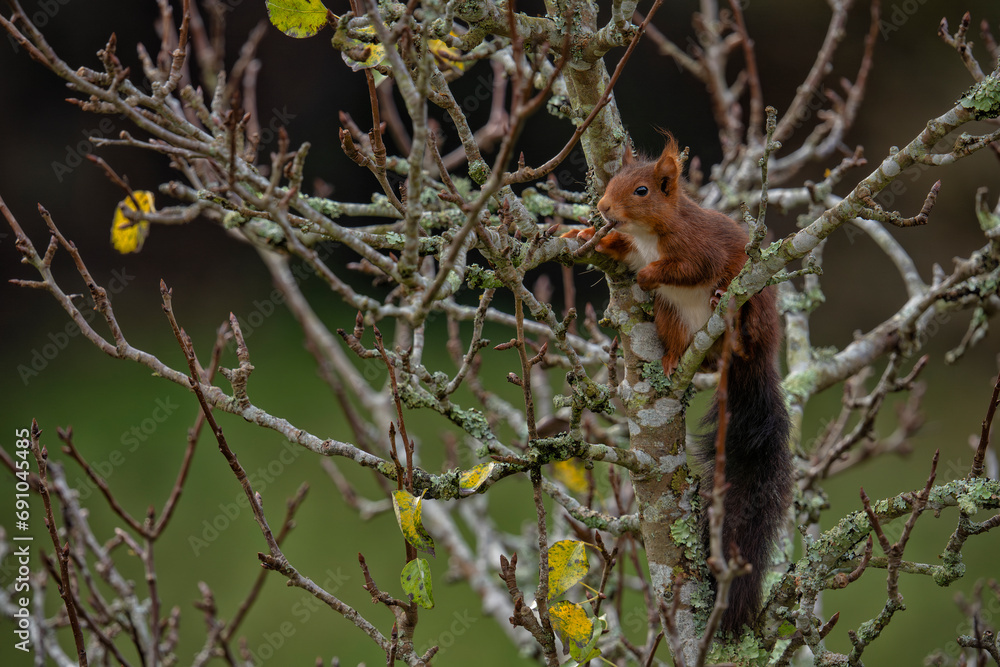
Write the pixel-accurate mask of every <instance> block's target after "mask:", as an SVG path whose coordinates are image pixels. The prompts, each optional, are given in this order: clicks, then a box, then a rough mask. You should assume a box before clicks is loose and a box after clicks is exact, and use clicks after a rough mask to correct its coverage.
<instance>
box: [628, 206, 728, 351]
mask: <svg viewBox="0 0 1000 667" xmlns="http://www.w3.org/2000/svg"><path fill="white" fill-rule="evenodd" d="M636 227H637V226H636V225H629V224H621V225H619V226H618V230H619V231H621V232H624V233H626V234H629V235H630V236H631V237H632V238H633V239H635V242H634V245H633V247H634V248H635V252H633V253H632V255H631V256H630V257H629V258H628V264H629V266H631V267H632V270H633V271H636V272H638V271H640V270H641V269H642V268H643V267H644V266H646V265H648V264H652V263H653V262H655V261H656V260H658V259H659V258H660V256H659V251H658V250H657V241H658V239H657V238H656V237H655V236H653V235H652V234H649V233H646V232H645V231H644V230H642V229H637V228H636ZM713 291H714V290H713V287H712V286H711V285H693V286H690V287H687V286H683V287H682V286H680V285H660V286H659V287H657V288H656V293H657V294H659V295H660V298H663V299H666V300H667V301H668V302H669V303H670V304H671V305H672V306H673V307H674V308H675V309H676V310H677V312H678V314H680V317H681V321H683V322H684V325H685V326H687V328H688V333H691V334H693V333H694V332H695V331H697V330H698V329H700V328H702V327H703V326H704V325H705V322H708V318H709V317H711V316H712V294H713Z"/></svg>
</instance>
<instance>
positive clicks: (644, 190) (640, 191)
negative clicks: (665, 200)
mask: <svg viewBox="0 0 1000 667" xmlns="http://www.w3.org/2000/svg"><path fill="white" fill-rule="evenodd" d="M648 193H649V188H647V187H646V186H645V185H640V186H639V187H637V188H636V189H635V193H634V194H635V195H636V196H638V197H645V196H646V195H647V194H648Z"/></svg>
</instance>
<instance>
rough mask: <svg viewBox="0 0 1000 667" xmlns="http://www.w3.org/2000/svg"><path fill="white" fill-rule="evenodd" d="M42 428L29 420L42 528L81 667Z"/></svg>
mask: <svg viewBox="0 0 1000 667" xmlns="http://www.w3.org/2000/svg"><path fill="white" fill-rule="evenodd" d="M41 436H42V430H41V429H40V428H38V422H37V421H35V420H34V419H32V420H31V453H32V454H34V455H35V461H36V462H37V463H38V479H39V482H40V483H39V485H38V490H39V493H40V494H41V496H42V504H43V505H44V506H45V527H46V528H48V530H49V538H50V539H51V540H52V546H53V547H55V550H56V557H57V558H58V559H59V577H58V578H57V579H56V585H57V586H58V588H59V597H61V598H62V600H63V604H64V605H65V607H66V615H67V617H68V618H69V625H70V627H71V628H72V629H73V641H74V642H75V643H76V657H77V660H79V662H80V667H87V664H88V663H87V647H86V645H85V644H84V641H83V632H82V631H81V630H80V620H79V618H78V616H77V612H76V601H75V600H74V599H73V589H72V580H71V578H70V573H69V542H67V543H66V545H65V546H62V545H61V544H60V542H59V533H58V531H57V529H56V519H55V516H53V514H52V500H51V498H50V497H49V487H48V475H47V470H48V454H47V453H46V452H45V451H44V450H43V449H42V447H41V444H40V438H41Z"/></svg>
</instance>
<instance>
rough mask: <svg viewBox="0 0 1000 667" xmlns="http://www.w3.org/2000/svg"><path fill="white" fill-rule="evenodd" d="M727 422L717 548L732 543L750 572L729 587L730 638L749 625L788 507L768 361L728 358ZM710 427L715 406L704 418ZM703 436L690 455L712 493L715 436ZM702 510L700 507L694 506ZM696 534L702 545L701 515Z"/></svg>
mask: <svg viewBox="0 0 1000 667" xmlns="http://www.w3.org/2000/svg"><path fill="white" fill-rule="evenodd" d="M728 388H729V391H728V398H727V400H728V409H727V412H728V413H729V422H728V427H727V430H726V481H727V482H728V483H729V491H728V493H727V494H726V503H725V506H726V516H725V520H724V522H723V528H722V532H723V548H724V549H725V553H726V556H727V557H729V556H730V555H731V553H730V550H731V545H733V544H735V545H736V547H737V548H739V550H740V554H741V555H742V556H743V558H744V559H746V561H747V562H749V563H750V564H751V565H752V566H753V570H752V571H751V572H750V573H749V574H747V575H744V576H742V577H737V578H736V579H735V580H734V581H733V585H732V588H730V592H729V609H728V610H727V611H726V613H725V615H724V616H723V618H722V626H721V627H722V630H723V631H727V632H735V631H738V630H740V628H741V627H742V626H743V624H745V623H746V624H750V623H752V622H753V620H754V617H755V616H756V615H757V612H758V611H760V606H761V587H762V585H763V581H764V576H765V575H766V574H767V571H768V569H769V567H770V564H771V556H772V553H773V549H774V545H775V542H776V540H777V537H778V534H779V532H780V530H781V526H782V524H783V522H784V520H785V512H786V510H787V509H788V505H789V503H790V502H791V484H792V460H791V456H790V454H789V451H788V412H787V410H786V409H785V402H784V399H783V396H782V392H781V387H780V378H779V375H778V370H777V368H776V366H775V364H774V360H773V358H772V357H771V355H769V354H762V355H754V354H751V355H748V356H746V357H744V356H741V355H739V354H733V355H732V357H731V361H730V367H729V381H728ZM705 423H706V424H707V423H711V424H712V425H713V427H715V425H716V424H717V423H718V403H716V404H715V405H714V406H713V407H712V410H711V412H710V413H709V414H708V415H707V416H706V417H705ZM716 432H717V430H716V428H713V429H712V432H711V433H709V434H707V435H705V436H704V438H703V440H702V442H701V446H700V447H699V452H698V457H699V459H700V460H701V462H702V463H703V464H704V466H703V470H704V472H703V474H702V485H703V487H707V488H708V489H709V490H711V488H712V483H713V472H714V470H715V433H716ZM702 502H703V506H704V507H707V504H708V502H707V501H704V500H703V501H702ZM702 529H703V535H704V538H705V544H706V545H707V544H708V520H707V511H703V512H702Z"/></svg>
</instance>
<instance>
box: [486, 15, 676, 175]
mask: <svg viewBox="0 0 1000 667" xmlns="http://www.w3.org/2000/svg"><path fill="white" fill-rule="evenodd" d="M661 4H663V0H656V1H655V2H654V3H653V6H652V7H650V8H649V13H648V14H646V18H645V20H643V22H642V23H641V24H640V25H639V29H638V30H636V33H635V35H634V36H633V37H632V41H631V42H629V45H628V48H626V49H625V53H624V54H623V55H622V57H621V60H619V61H618V65H616V66H615V71H614V73H613V74H612V75H611V80H610V81H608V86H607V88H605V89H604V94H603V95H601V99H599V100H598V101H597V104H595V105H594V108H593V109H592V110H591V112H590V114H589V115H588V116H587V118H586V119H584V121H583V122H582V123H580V124H579V125H578V126H577V128H576V130H574V132H573V136H572V137H570V139H569V141H568V142H566V145H565V146H563V148H562V150H561V151H559V153H557V154H556V156H555V157H553V158H552V159H551V160H549V161H548V162H546V163H545V164H543V165H542V166H540V167H538V168H531V167H520V168H519V169H518V170H517V171H515V172H513V173H510V174H507V175H506V176H504V180H503V182H504V185H512V184H514V183H525V182H527V181H533V180H537V179H539V178H542V177H544V176H547V175H549V174H550V173H552V171H553V170H554V169H555V168H556V167H558V166H559V165H560V164H562V161H563V160H565V159H566V157H567V156H568V155H569V153H570V151H572V150H573V148H574V147H575V146H576V144H577V142H578V141H580V137H582V136H583V133H584V132H585V131H586V130H587V128H588V127H590V124H591V123H593V122H594V119H595V118H597V114H599V113H600V112H601V110H602V109H604V107H605V106H607V104H608V102H610V101H611V92H612V91H613V90H614V87H615V84H616V83H618V78H619V77H620V76H621V73H622V71H623V70H624V69H625V64H626V63H628V61H629V58H631V57H632V52H633V51H635V47H636V46H637V45H638V43H639V38H641V37H642V35H643V33H644V32H645V31H646V26H648V25H649V22H650V21H651V20H652V18H653V16H654V15H655V14H656V11H657V10H658V9H659V8H660V5H661Z"/></svg>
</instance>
